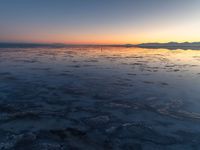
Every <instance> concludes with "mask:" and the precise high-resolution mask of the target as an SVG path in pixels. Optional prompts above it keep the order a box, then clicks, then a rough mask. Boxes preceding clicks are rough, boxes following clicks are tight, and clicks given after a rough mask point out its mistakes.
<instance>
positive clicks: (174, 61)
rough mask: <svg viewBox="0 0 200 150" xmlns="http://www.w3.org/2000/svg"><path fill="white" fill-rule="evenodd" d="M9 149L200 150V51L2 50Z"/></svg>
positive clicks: (0, 140)
mask: <svg viewBox="0 0 200 150" xmlns="http://www.w3.org/2000/svg"><path fill="white" fill-rule="evenodd" d="M27 143H28V144H27ZM1 149H2V150H4V149H6V150H13V149H14V150H27V149H34V150H35V149H37V150H40V149H41V150H45V149H48V150H54V149H55V150H59V149H60V150H61V149H63V150H66V149H87V150H90V149H91V150H93V149H96V150H98V149H100V150H101V149H109V150H110V149H125V150H126V149H127V150H129V149H131V150H132V149H133V150H156V149H162V150H165V149H166V150H179V149H180V150H184V149H187V150H189V149H192V150H193V149H194V150H197V149H200V51H199V50H166V49H141V48H123V47H66V48H0V150H1Z"/></svg>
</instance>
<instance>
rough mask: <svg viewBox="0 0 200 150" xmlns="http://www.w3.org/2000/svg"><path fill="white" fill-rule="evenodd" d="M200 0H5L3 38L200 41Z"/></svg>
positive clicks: (0, 20)
mask: <svg viewBox="0 0 200 150" xmlns="http://www.w3.org/2000/svg"><path fill="white" fill-rule="evenodd" d="M199 8H200V0H0V42H29V43H30V42H34V43H66V44H126V43H132V44H135V43H144V42H170V41H176V42H184V41H189V42H193V41H200V9H199Z"/></svg>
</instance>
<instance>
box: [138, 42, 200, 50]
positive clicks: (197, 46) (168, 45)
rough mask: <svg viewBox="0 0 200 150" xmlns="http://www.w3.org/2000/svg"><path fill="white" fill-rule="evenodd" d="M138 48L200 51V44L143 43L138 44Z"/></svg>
mask: <svg viewBox="0 0 200 150" xmlns="http://www.w3.org/2000/svg"><path fill="white" fill-rule="evenodd" d="M137 46H138V47H143V48H167V49H200V42H192V43H189V42H184V43H177V42H169V43H143V44H138V45H137Z"/></svg>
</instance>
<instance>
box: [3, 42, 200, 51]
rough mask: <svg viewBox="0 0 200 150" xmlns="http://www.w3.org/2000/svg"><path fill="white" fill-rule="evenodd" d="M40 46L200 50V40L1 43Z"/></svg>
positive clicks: (4, 44) (20, 46)
mask: <svg viewBox="0 0 200 150" xmlns="http://www.w3.org/2000/svg"><path fill="white" fill-rule="evenodd" d="M38 47H48V48H64V47H138V48H148V49H162V48H163V49H170V50H176V49H184V50H187V49H191V50H200V42H193V43H189V42H184V43H176V42H170V43H142V44H137V45H134V44H110V45H105V44H104V45H103V44H62V43H61V44H60V43H53V44H41V43H0V48H38Z"/></svg>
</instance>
